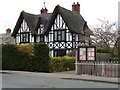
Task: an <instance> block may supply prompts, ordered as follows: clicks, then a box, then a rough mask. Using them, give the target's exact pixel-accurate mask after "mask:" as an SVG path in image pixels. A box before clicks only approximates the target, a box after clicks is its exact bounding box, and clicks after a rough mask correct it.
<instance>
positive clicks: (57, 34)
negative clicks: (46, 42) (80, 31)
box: [54, 30, 65, 41]
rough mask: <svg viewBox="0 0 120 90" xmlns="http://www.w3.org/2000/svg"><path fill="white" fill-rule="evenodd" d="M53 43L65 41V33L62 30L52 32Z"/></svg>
mask: <svg viewBox="0 0 120 90" xmlns="http://www.w3.org/2000/svg"><path fill="white" fill-rule="evenodd" d="M54 41H65V31H64V30H56V31H54Z"/></svg>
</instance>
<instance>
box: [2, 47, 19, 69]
mask: <svg viewBox="0 0 120 90" xmlns="http://www.w3.org/2000/svg"><path fill="white" fill-rule="evenodd" d="M19 54H20V53H19V50H18V48H17V47H16V45H3V46H2V69H10V70H13V69H17V68H16V67H18V59H19Z"/></svg>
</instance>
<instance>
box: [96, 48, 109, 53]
mask: <svg viewBox="0 0 120 90" xmlns="http://www.w3.org/2000/svg"><path fill="white" fill-rule="evenodd" d="M97 53H110V50H109V49H108V48H98V49H97Z"/></svg>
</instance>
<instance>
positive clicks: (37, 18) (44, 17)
mask: <svg viewBox="0 0 120 90" xmlns="http://www.w3.org/2000/svg"><path fill="white" fill-rule="evenodd" d="M58 13H59V14H61V16H62V18H63V19H64V21H65V23H66V25H67V26H68V28H69V30H70V32H72V33H77V34H79V33H81V34H85V33H86V34H88V35H92V31H91V30H90V29H89V27H88V26H87V22H86V21H85V20H84V18H83V17H82V16H81V15H80V14H77V13H76V12H73V11H70V10H67V9H65V8H63V7H61V6H59V5H57V6H56V7H55V9H54V11H53V13H46V14H39V15H34V14H30V13H27V12H24V11H22V12H21V13H20V16H19V18H18V21H17V23H16V25H15V28H14V30H13V33H12V36H14V37H16V34H17V33H18V30H19V28H20V26H21V23H22V21H23V19H25V21H26V22H27V24H28V27H29V29H30V31H31V33H32V34H33V35H37V29H38V28H39V25H40V24H43V25H44V26H45V29H44V31H43V33H42V34H48V32H49V30H50V29H51V26H52V24H53V23H54V19H55V17H56V15H57V14H58Z"/></svg>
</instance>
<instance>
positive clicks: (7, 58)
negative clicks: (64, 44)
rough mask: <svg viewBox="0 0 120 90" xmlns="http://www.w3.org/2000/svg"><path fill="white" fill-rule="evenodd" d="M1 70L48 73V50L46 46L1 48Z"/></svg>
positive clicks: (21, 45)
mask: <svg viewBox="0 0 120 90" xmlns="http://www.w3.org/2000/svg"><path fill="white" fill-rule="evenodd" d="M2 51H3V52H2V69H3V70H5V69H7V70H22V71H43V72H48V71H49V70H48V67H49V65H48V64H49V48H48V46H47V45H46V44H34V45H32V44H20V45H3V46H2Z"/></svg>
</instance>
